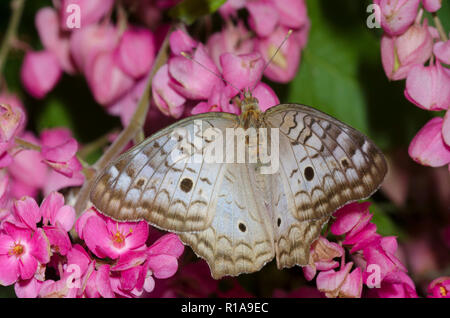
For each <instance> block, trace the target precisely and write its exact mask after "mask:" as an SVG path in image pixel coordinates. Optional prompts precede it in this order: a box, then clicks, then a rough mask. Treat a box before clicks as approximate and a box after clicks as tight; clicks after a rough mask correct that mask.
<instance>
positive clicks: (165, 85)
mask: <svg viewBox="0 0 450 318" xmlns="http://www.w3.org/2000/svg"><path fill="white" fill-rule="evenodd" d="M170 82H171V78H170V76H169V66H168V65H167V64H164V65H163V66H162V67H161V68H160V69H159V70H158V72H156V74H155V77H154V78H153V84H152V96H153V100H154V101H155V104H156V106H157V107H158V109H159V110H160V111H161V112H162V113H163V114H165V115H166V116H172V117H175V118H179V117H180V116H181V115H182V114H183V111H184V103H185V102H186V99H185V98H184V97H183V96H181V95H180V94H178V93H177V92H176V91H175V90H174V89H172V88H171V87H170V86H169V83H170Z"/></svg>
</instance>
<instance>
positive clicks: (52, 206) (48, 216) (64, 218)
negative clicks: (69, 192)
mask: <svg viewBox="0 0 450 318" xmlns="http://www.w3.org/2000/svg"><path fill="white" fill-rule="evenodd" d="M40 214H41V215H42V218H43V219H42V222H43V224H44V225H53V226H57V227H59V228H60V229H62V230H64V231H65V232H69V231H70V230H71V229H72V227H73V225H74V223H75V210H74V208H73V207H72V206H70V205H64V197H63V195H62V194H61V193H58V192H52V193H50V194H49V195H48V196H47V197H46V198H45V199H44V201H42V203H41V206H40Z"/></svg>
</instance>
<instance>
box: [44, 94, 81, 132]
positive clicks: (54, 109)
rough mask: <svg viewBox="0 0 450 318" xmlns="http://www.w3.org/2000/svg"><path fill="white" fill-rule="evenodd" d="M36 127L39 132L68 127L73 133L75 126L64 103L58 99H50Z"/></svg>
mask: <svg viewBox="0 0 450 318" xmlns="http://www.w3.org/2000/svg"><path fill="white" fill-rule="evenodd" d="M36 126H37V129H38V131H42V130H44V129H48V128H55V127H67V128H69V129H70V130H72V131H73V126H74V125H73V122H72V117H71V114H70V112H69V110H68V109H67V108H66V107H65V105H64V104H63V102H62V101H61V100H60V99H58V98H56V97H50V98H49V100H48V101H47V102H46V103H45V104H44V108H43V109H42V111H41V112H40V113H39V115H38V117H37V123H36Z"/></svg>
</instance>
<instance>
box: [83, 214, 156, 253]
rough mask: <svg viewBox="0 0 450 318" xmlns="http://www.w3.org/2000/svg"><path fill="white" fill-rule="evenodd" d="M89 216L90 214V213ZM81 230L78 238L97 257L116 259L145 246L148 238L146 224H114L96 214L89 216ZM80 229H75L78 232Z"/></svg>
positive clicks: (114, 222)
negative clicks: (81, 238) (81, 239)
mask: <svg viewBox="0 0 450 318" xmlns="http://www.w3.org/2000/svg"><path fill="white" fill-rule="evenodd" d="M90 214H91V213H90ZM78 222H84V226H83V227H82V228H81V231H82V232H81V233H80V232H79V235H80V237H83V239H84V240H85V242H86V245H87V246H88V247H89V249H90V250H91V251H92V252H93V253H94V254H95V255H97V256H98V257H101V258H103V257H110V258H114V259H116V258H118V257H119V256H121V255H123V254H125V253H127V252H128V251H131V250H135V249H139V248H141V247H143V246H145V241H146V240H147V236H148V225H147V223H146V222H144V221H142V222H138V223H135V222H116V221H113V220H111V219H109V218H104V217H101V216H99V215H98V214H91V215H90V216H88V217H87V219H85V220H79V221H78ZM79 229H80V227H77V230H79Z"/></svg>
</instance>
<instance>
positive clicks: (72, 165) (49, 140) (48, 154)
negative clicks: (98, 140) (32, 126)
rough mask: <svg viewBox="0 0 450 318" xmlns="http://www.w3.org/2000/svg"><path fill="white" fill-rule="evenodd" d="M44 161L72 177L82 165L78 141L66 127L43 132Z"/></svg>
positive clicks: (78, 171) (42, 151)
mask: <svg viewBox="0 0 450 318" xmlns="http://www.w3.org/2000/svg"><path fill="white" fill-rule="evenodd" d="M41 140H42V150H41V153H42V156H43V161H44V162H45V163H46V164H47V165H49V166H50V167H51V168H53V169H54V170H55V171H57V172H59V173H61V174H62V175H64V176H66V177H68V178H71V177H72V176H73V175H74V174H77V173H80V171H81V169H82V166H81V163H80V161H79V160H78V159H77V157H76V153H77V151H78V143H77V141H76V140H75V139H74V138H72V136H71V133H70V131H69V130H67V129H65V128H54V129H47V130H44V131H43V132H42V133H41Z"/></svg>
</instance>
